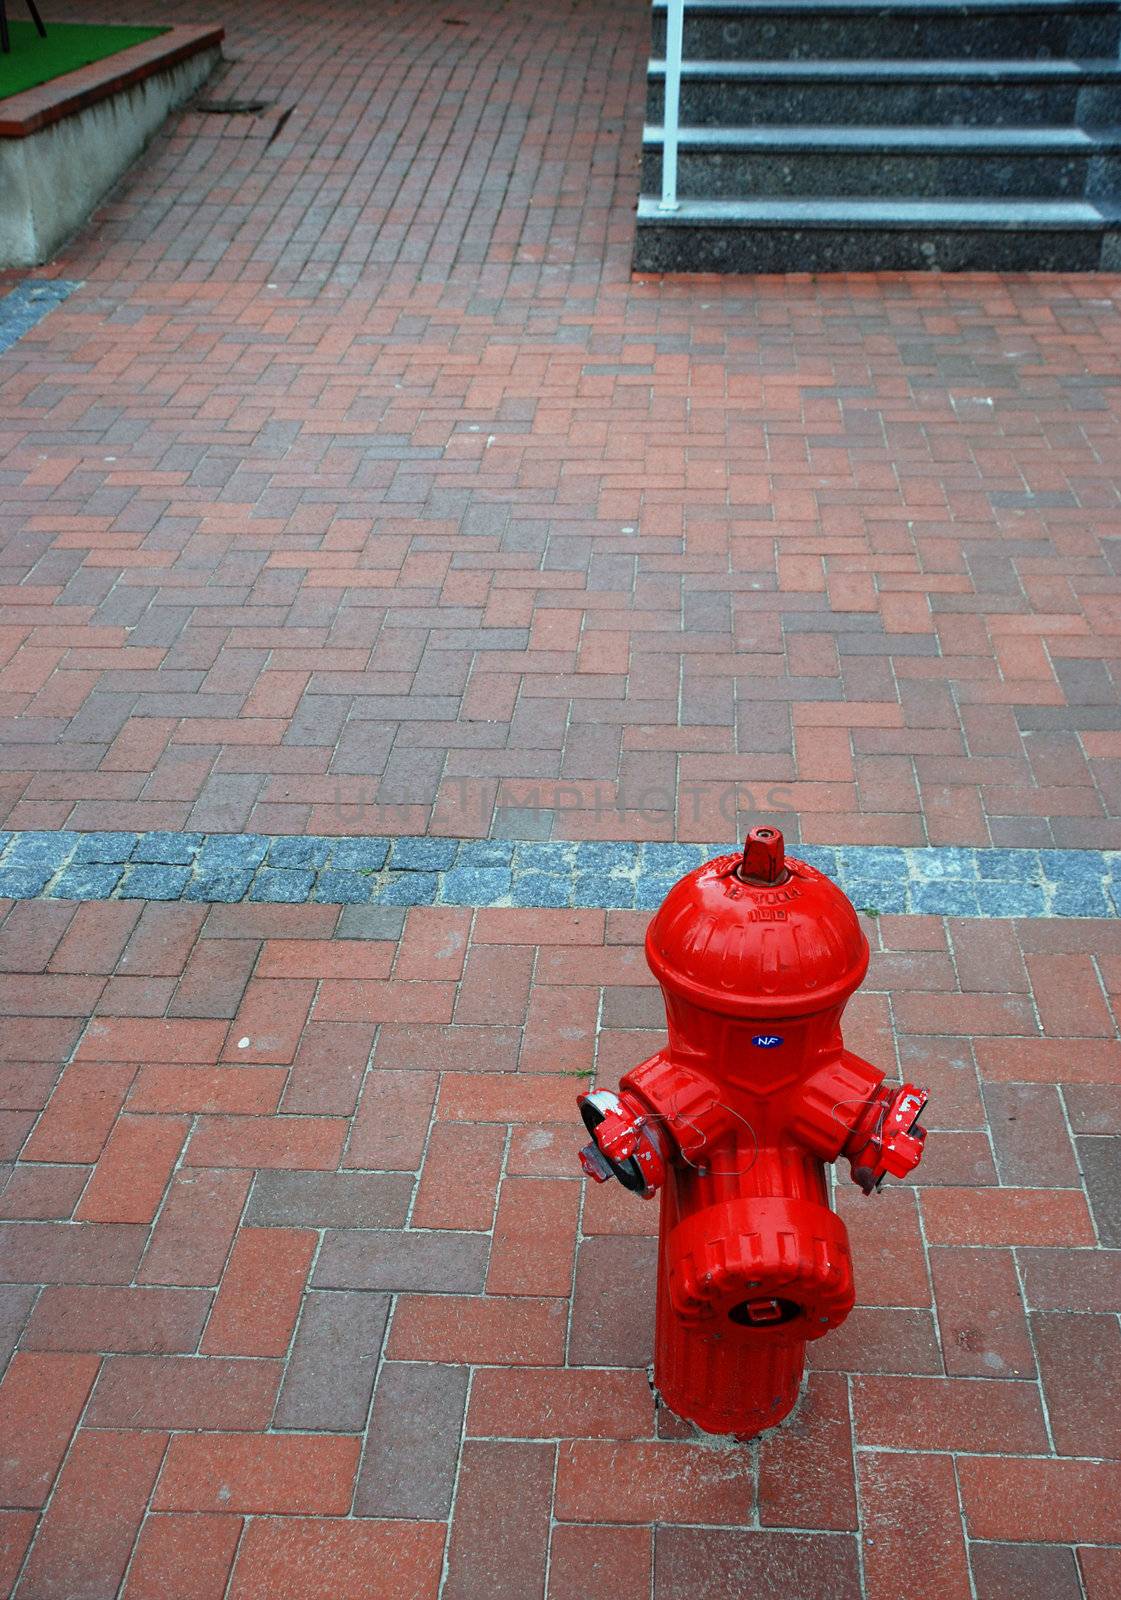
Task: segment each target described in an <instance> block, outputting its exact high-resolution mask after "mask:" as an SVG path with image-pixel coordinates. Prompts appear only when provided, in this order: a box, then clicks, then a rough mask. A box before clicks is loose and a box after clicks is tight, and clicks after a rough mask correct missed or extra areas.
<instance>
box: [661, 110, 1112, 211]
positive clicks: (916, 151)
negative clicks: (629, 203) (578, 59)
mask: <svg viewBox="0 0 1121 1600" xmlns="http://www.w3.org/2000/svg"><path fill="white" fill-rule="evenodd" d="M661 187H662V129H661V128H659V127H647V128H646V129H645V132H644V136H643V147H642V192H643V193H644V194H655V195H656V194H660V193H661ZM1119 187H1121V127H1114V128H1101V129H1093V130H1090V129H1084V128H938V129H932V128H929V127H917V128H916V127H903V128H871V127H850V128H837V127H813V126H797V125H795V126H793V127H781V126H766V125H764V126H761V127H749V128H683V129H682V130H681V132H680V136H679V145H678V191H679V193H680V194H682V195H686V196H694V197H704V198H708V199H743V198H747V197H750V198H752V199H756V200H760V199H764V198H767V197H774V198H793V197H795V196H807V197H808V196H816V195H832V196H835V197H839V196H842V195H855V196H864V197H866V198H873V197H884V198H888V197H899V198H908V199H920V198H924V197H925V198H933V197H942V198H949V197H970V196H971V197H987V198H1005V199H1007V198H1011V197H1014V196H1032V197H1036V198H1044V197H1065V198H1081V197H1082V196H1083V195H1088V196H1090V197H1094V196H1097V195H1102V196H1104V195H1109V194H1112V193H1115V192H1117V190H1118V188H1119Z"/></svg>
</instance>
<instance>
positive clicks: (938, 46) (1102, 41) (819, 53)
mask: <svg viewBox="0 0 1121 1600" xmlns="http://www.w3.org/2000/svg"><path fill="white" fill-rule="evenodd" d="M665 37H666V27H665V18H664V16H662V15H655V17H654V22H653V43H652V52H653V54H654V55H655V56H661V55H663V54H664V52H665ZM1119 40H1121V19H1119V18H1118V17H1116V16H1108V15H1107V16H1094V15H1079V14H1078V13H1077V12H1065V13H1064V12H1059V13H1052V14H1050V15H1041V16H1034V15H1032V14H1031V13H1030V12H1029V13H1025V14H1023V15H1021V16H1013V15H1005V16H991V17H984V16H980V17H978V16H973V17H963V16H960V15H959V16H933V17H929V16H928V17H918V16H906V15H898V14H891V13H884V14H880V15H876V14H874V13H873V14H871V15H864V16H861V15H851V16H847V17H845V16H838V15H836V14H833V15H830V14H829V13H820V14H818V15H816V16H804V15H803V16H788V17H774V16H771V17H755V18H747V19H742V18H739V17H728V16H723V17H720V16H715V17H713V16H708V17H706V16H697V15H696V14H693V15H690V13H689V12H688V11H686V14H685V30H684V44H685V51H684V53H685V57H686V59H687V60H688V59H693V60H705V61H740V60H748V59H751V60H756V61H782V60H791V61H798V60H845V59H851V58H856V59H862V60H872V59H876V58H878V59H881V60H882V59H885V58H886V59H897V58H899V59H906V58H908V57H912V58H919V59H923V58H926V59H930V60H955V59H961V58H965V59H978V58H982V57H1005V58H1008V59H1012V60H1021V61H1022V60H1028V61H1030V60H1037V59H1048V58H1061V57H1064V56H1070V57H1083V58H1084V57H1086V56H1116V54H1117V47H1118V42H1119Z"/></svg>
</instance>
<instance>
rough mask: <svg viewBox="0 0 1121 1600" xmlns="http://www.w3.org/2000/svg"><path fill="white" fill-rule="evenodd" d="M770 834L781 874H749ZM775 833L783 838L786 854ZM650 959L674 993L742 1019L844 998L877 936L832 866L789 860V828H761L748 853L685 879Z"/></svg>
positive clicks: (667, 904) (664, 909) (659, 922)
mask: <svg viewBox="0 0 1121 1600" xmlns="http://www.w3.org/2000/svg"><path fill="white" fill-rule="evenodd" d="M756 834H764V835H766V836H767V840H768V854H769V855H770V856H771V864H772V867H773V862H774V857H775V855H776V854H777V858H778V864H779V866H780V868H781V873H780V874H779V875H778V881H770V882H767V881H763V880H761V879H757V878H754V877H749V876H747V874H746V873H745V872H744V871H743V867H744V863H745V862H747V863H749V864H752V863H751V856H752V846H753V844H754V843H755V842H756V841H755V839H754V835H756ZM771 839H774V840H777V852H776V850H775V847H774V846H773V845H770V844H769V841H770V840H771ZM646 959H647V962H648V963H649V965H650V968H651V971H652V972H653V974H654V976H655V977H656V978H657V980H658V982H659V983H660V984H661V985H662V987H663V988H664V989H665V990H667V991H668V992H669V993H670V994H672V995H674V996H676V997H677V998H679V999H681V1000H685V1001H688V1002H689V1003H691V1004H692V1005H696V1006H701V1007H703V1008H704V1009H705V1010H708V1011H720V1012H723V1013H724V1014H725V1015H728V1016H733V1017H792V1016H802V1015H805V1014H806V1013H807V1012H811V1011H820V1010H823V1009H825V1008H826V1007H828V1006H833V1005H838V1004H841V1003H842V1002H843V1001H844V1000H845V999H847V998H848V996H849V995H850V994H852V993H853V992H854V990H856V989H857V988H858V987H859V985H860V983H861V981H862V979H863V978H864V974H865V973H866V972H867V970H868V941H867V939H866V938H865V937H864V934H863V932H862V930H861V927H860V923H859V921H858V919H857V916H856V912H855V911H854V910H853V908H852V905H851V903H850V902H849V900H848V899H847V897H846V896H845V895H844V894H843V893H842V892H841V890H840V889H838V888H837V886H836V884H834V883H832V882H831V881H830V880H829V879H828V878H827V877H825V876H824V874H823V873H820V872H818V871H817V870H816V869H815V868H814V867H811V866H808V865H807V864H806V863H805V862H803V861H790V860H786V859H785V858H784V855H783V846H782V835H781V834H780V833H778V832H777V830H775V829H769V828H766V829H765V828H755V829H752V832H751V834H749V835H748V842H747V846H746V848H745V850H744V853H743V856H742V857H741V856H739V855H727V856H718V857H717V858H716V860H715V861H709V862H706V864H705V865H704V866H703V867H698V868H697V869H696V871H695V872H691V873H689V874H688V876H686V877H684V878H682V879H681V881H680V882H679V883H676V884H675V885H674V887H673V888H672V889H671V890H670V892H669V894H668V895H667V896H666V898H665V900H664V901H663V902H662V905H661V908H660V910H659V911H658V913H657V915H656V916H655V917H654V919H653V921H652V922H651V924H650V927H649V929H648V931H647V935H646Z"/></svg>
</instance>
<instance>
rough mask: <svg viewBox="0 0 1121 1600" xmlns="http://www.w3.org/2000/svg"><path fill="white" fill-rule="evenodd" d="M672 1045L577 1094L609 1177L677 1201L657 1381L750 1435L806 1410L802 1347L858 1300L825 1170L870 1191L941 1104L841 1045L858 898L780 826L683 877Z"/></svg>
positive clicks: (860, 961)
mask: <svg viewBox="0 0 1121 1600" xmlns="http://www.w3.org/2000/svg"><path fill="white" fill-rule="evenodd" d="M646 958H647V961H648V963H649V965H650V968H651V970H652V972H653V973H654V976H655V977H656V978H657V980H658V982H659V984H660V985H661V988H662V993H663V997H664V1000H665V1006H666V1023H667V1033H668V1038H667V1043H666V1045H665V1047H664V1048H663V1049H661V1050H660V1051H658V1052H657V1054H656V1055H654V1056H651V1057H650V1058H649V1059H648V1060H647V1061H644V1062H641V1063H639V1064H638V1065H637V1066H636V1067H634V1068H632V1069H631V1070H630V1071H629V1072H628V1073H626V1074H625V1075H624V1077H623V1079H622V1080H621V1082H620V1085H619V1090H618V1092H617V1093H616V1092H614V1091H611V1090H605V1089H600V1090H596V1091H594V1092H592V1093H591V1094H588V1095H581V1096H580V1097H579V1102H580V1108H581V1114H582V1115H583V1117H584V1122H585V1125H586V1127H587V1128H588V1131H589V1133H590V1134H591V1141H590V1143H589V1144H588V1146H587V1147H586V1149H585V1151H584V1152H583V1154H582V1156H581V1160H582V1163H583V1165H584V1170H585V1171H586V1172H587V1173H588V1175H589V1176H590V1177H592V1178H593V1179H594V1180H596V1181H598V1182H605V1181H608V1180H609V1179H611V1178H612V1177H615V1178H618V1179H619V1180H620V1181H621V1182H623V1183H624V1184H625V1186H626V1187H627V1188H630V1189H632V1190H633V1191H634V1192H635V1193H636V1194H637V1195H639V1196H641V1197H643V1198H650V1197H652V1196H653V1195H654V1194H655V1193H659V1192H660V1194H661V1207H662V1210H661V1225H660V1233H659V1250H658V1283H657V1316H656V1345H655V1357H654V1381H655V1386H656V1388H657V1389H658V1391H659V1393H660V1395H661V1397H662V1399H663V1401H664V1402H665V1403H666V1404H667V1405H668V1406H669V1407H670V1408H671V1409H672V1410H673V1411H675V1412H677V1413H678V1414H679V1415H680V1416H683V1417H686V1418H689V1419H690V1420H692V1421H693V1422H695V1423H696V1424H697V1425H698V1426H699V1427H701V1428H704V1429H706V1430H707V1431H709V1432H713V1433H732V1434H735V1435H737V1436H738V1437H740V1438H749V1437H751V1436H752V1435H753V1434H755V1433H758V1432H759V1431H760V1430H761V1429H762V1428H765V1427H769V1426H773V1425H774V1424H775V1423H776V1422H779V1421H780V1420H781V1419H782V1417H784V1416H785V1415H786V1414H787V1412H788V1411H789V1410H790V1409H791V1407H792V1406H793V1405H794V1403H795V1400H796V1399H797V1395H798V1390H799V1385H800V1383H801V1378H802V1372H803V1368H804V1359H805V1347H806V1343H807V1342H808V1341H809V1340H811V1339H816V1338H820V1337H821V1336H822V1335H823V1334H826V1333H828V1332H829V1330H830V1329H831V1328H834V1327H836V1326H837V1325H838V1324H839V1323H840V1322H842V1321H843V1320H844V1318H845V1317H846V1316H847V1314H848V1312H849V1310H850V1309H851V1307H852V1304H853V1298H854V1290H853V1270H852V1262H851V1259H850V1255H849V1246H848V1238H847V1234H846V1231H845V1227H844V1224H843V1222H842V1221H841V1219H840V1218H839V1217H838V1216H837V1214H836V1213H835V1212H834V1211H833V1210H832V1208H831V1206H830V1204H829V1189H828V1184H827V1180H826V1163H828V1162H831V1161H834V1160H836V1158H837V1157H838V1156H841V1155H844V1156H845V1157H846V1158H847V1159H848V1161H849V1163H850V1167H851V1169H852V1176H853V1179H854V1181H855V1182H856V1183H857V1184H858V1185H859V1186H860V1187H861V1188H862V1189H863V1190H864V1192H865V1193H870V1192H872V1191H874V1190H875V1189H877V1188H879V1186H880V1185H881V1184H882V1182H883V1180H884V1178H885V1177H886V1176H887V1175H888V1174H891V1175H894V1176H897V1177H902V1176H904V1175H905V1174H906V1173H907V1172H909V1171H910V1170H911V1169H912V1168H913V1167H914V1166H915V1165H916V1164H917V1162H918V1160H919V1159H920V1157H921V1154H922V1146H923V1140H924V1138H925V1132H924V1130H923V1129H922V1127H921V1125H920V1123H919V1116H920V1114H921V1112H922V1109H923V1106H924V1105H925V1103H926V1094H925V1092H924V1091H923V1090H920V1089H916V1088H914V1087H913V1086H912V1085H910V1084H906V1085H903V1086H897V1085H887V1084H885V1082H884V1074H883V1072H882V1071H880V1070H879V1069H878V1068H876V1067H874V1066H872V1065H871V1064H870V1063H869V1062H867V1061H864V1060H862V1059H861V1058H860V1057H859V1056H856V1055H854V1054H853V1053H852V1052H851V1051H848V1050H846V1049H845V1047H844V1043H843V1040H842V1035H841V1015H842V1012H843V1011H844V1008H845V1005H846V1003H847V1002H848V1000H849V999H850V998H851V996H852V994H853V993H854V992H855V990H856V989H857V987H858V986H859V984H860V983H861V981H862V980H863V978H864V975H865V973H866V971H867V968H868V959H869V951H868V941H867V939H866V938H865V936H864V933H863V931H862V929H861V927H860V923H859V920H858V918H857V916H856V912H855V911H854V909H853V907H852V905H851V903H850V902H849V900H848V899H847V898H846V897H845V895H844V894H843V893H842V892H841V890H840V889H839V888H838V887H837V886H836V885H835V884H834V883H832V882H831V881H830V880H829V879H828V878H827V877H825V876H824V875H823V874H822V873H820V872H818V871H816V870H815V869H814V868H813V867H810V866H808V865H807V864H806V863H805V862H801V861H797V860H793V859H790V858H788V857H787V856H786V854H785V847H784V842H783V837H782V834H781V833H780V832H779V830H778V829H777V828H765V827H759V828H754V829H752V830H751V832H750V833H749V835H748V838H747V841H746V843H745V846H744V849H743V851H742V853H737V854H735V855H729V856H720V857H717V858H716V859H715V860H714V861H709V862H707V863H706V864H705V865H704V866H702V867H699V868H698V869H697V870H696V871H694V872H691V873H689V874H688V875H687V876H686V877H684V878H682V879H681V880H680V882H678V883H677V884H675V885H674V887H673V888H672V889H671V890H670V892H669V894H668V895H667V896H666V898H665V900H664V901H663V903H662V905H661V907H660V908H659V910H658V911H657V913H656V914H655V916H654V918H653V919H652V921H651V923H650V927H649V930H648V932H647V936H646Z"/></svg>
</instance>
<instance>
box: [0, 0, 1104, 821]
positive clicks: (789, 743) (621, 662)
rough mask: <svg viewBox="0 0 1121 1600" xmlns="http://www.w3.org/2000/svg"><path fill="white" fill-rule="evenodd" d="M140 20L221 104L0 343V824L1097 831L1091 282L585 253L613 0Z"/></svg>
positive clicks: (617, 122) (1099, 583)
mask: <svg viewBox="0 0 1121 1600" xmlns="http://www.w3.org/2000/svg"><path fill="white" fill-rule="evenodd" d="M138 4H139V0H127V3H126V4H125V5H124V12H125V13H127V12H128V11H129V10H130V7H131V9H132V10H133V11H135V12H136V14H137V15H139V14H140V10H143V8H142V7H140V10H137V6H138ZM118 9H120V7H118ZM164 9H165V11H166V13H167V15H168V17H169V18H175V17H179V16H182V17H190V18H191V19H192V20H196V21H207V22H208V21H221V22H223V23H224V24H225V25H226V27H227V29H228V34H229V37H228V43H227V52H228V54H229V56H230V58H231V60H230V63H229V65H228V67H227V69H226V71H225V74H224V76H223V77H222V78H221V80H220V82H219V83H218V84H217V85H216V86H215V87H213V88H212V89H211V90H209V91H208V93H209V94H210V95H211V97H212V98H215V97H220V98H221V99H223V100H224V99H243V100H260V101H262V102H265V109H264V110H262V111H261V112H260V113H259V114H257V115H248V116H230V115H221V116H214V115H208V114H205V113H203V112H200V111H198V110H194V109H188V110H186V111H185V112H184V113H182V114H181V115H179V116H178V117H176V118H174V119H172V121H171V123H170V124H169V127H168V129H167V131H166V132H165V133H164V134H163V135H162V136H161V138H160V139H158V140H157V141H156V143H155V145H154V146H153V148H152V149H151V150H150V151H149V152H148V154H147V155H146V156H145V158H144V159H143V161H142V162H141V163H140V164H139V165H138V167H137V168H136V169H135V170H134V172H133V173H132V174H130V175H129V177H128V178H127V179H126V181H125V182H124V184H123V185H122V186H121V187H120V189H119V190H118V192H117V193H116V194H115V195H114V196H113V197H112V198H111V200H110V201H109V203H108V204H107V205H106V206H104V207H103V208H102V210H101V211H100V212H99V213H98V216H97V218H96V219H95V222H94V224H93V225H92V226H91V227H90V228H89V229H88V230H87V231H86V232H85V233H84V234H83V235H82V236H81V237H80V238H79V239H78V240H77V241H75V242H74V243H73V244H72V245H71V246H70V247H69V248H68V249H66V250H65V251H64V252H63V254H62V256H61V257H60V259H59V261H58V262H57V263H56V268H55V270H57V271H58V272H60V273H62V274H64V275H65V276H66V277H67V278H70V279H80V280H84V282H85V287H84V288H82V289H80V290H79V291H78V292H77V293H76V294H75V295H73V296H72V297H71V298H70V299H69V300H68V301H67V302H66V304H65V305H64V306H62V307H60V308H59V309H57V310H55V311H53V312H52V313H51V314H50V316H49V317H48V318H47V319H46V320H45V321H44V322H43V323H41V324H40V325H39V327H38V328H37V329H35V330H34V331H33V332H32V333H31V334H29V335H28V336H27V337H26V338H25V339H24V340H23V341H21V343H20V344H19V345H18V346H16V347H15V348H14V349H13V350H12V351H11V352H9V354H8V355H7V356H6V357H5V358H4V363H3V368H2V373H0V407H2V408H3V415H4V418H5V423H4V431H3V442H4V467H3V474H4V476H3V482H4V504H3V507H2V508H0V531H2V534H3V539H4V552H3V561H2V564H0V580H2V581H3V584H4V587H3V589H2V590H0V715H2V717H3V727H2V730H0V731H2V736H3V740H4V743H3V745H2V746H0V772H2V775H0V823H6V824H7V825H9V826H12V827H31V828H51V827H60V826H69V827H74V828H101V829H116V828H127V829H153V828H155V829H168V828H183V827H186V828H190V829H193V830H202V831H206V830H231V829H232V830H236V829H243V828H250V829H253V830H256V831H261V832H270V833H300V832H303V831H305V830H310V831H312V832H317V833H335V834H340V833H379V834H380V833H410V834H411V833H418V832H423V831H426V830H427V831H432V832H435V833H443V834H466V835H471V836H487V835H496V836H507V837H536V838H550V837H551V838H579V837H616V838H627V837H651V838H662V839H670V838H679V839H684V840H700V841H703V840H708V839H711V838H720V837H725V836H727V835H729V834H731V833H734V832H735V831H736V827H735V824H736V822H737V820H738V823H739V826H740V828H741V830H742V826H743V824H744V823H745V822H746V821H748V820H749V819H750V820H757V819H758V818H759V817H760V816H762V815H766V816H768V817H772V818H779V819H781V820H783V822H784V825H785V827H786V829H787V831H788V832H789V833H790V834H791V836H792V837H796V836H798V834H799V832H800V835H801V837H802V838H803V839H804V840H806V841H809V842H818V843H830V842H841V843H848V844H853V843H886V844H904V845H914V844H923V843H926V842H930V843H936V844H951V845H952V844H958V843H968V844H990V843H995V844H1000V845H1023V846H1031V847H1037V846H1044V847H1052V846H1094V847H1099V848H1100V847H1114V848H1116V847H1117V846H1118V845H1119V844H1121V820H1119V819H1121V711H1119V709H1118V704H1117V699H1118V696H1117V688H1118V686H1117V681H1116V661H1117V646H1116V639H1117V616H1118V599H1117V590H1118V573H1117V560H1118V557H1117V550H1118V539H1117V532H1118V527H1119V525H1121V524H1119V520H1118V517H1119V496H1118V471H1117V461H1118V440H1119V433H1121V430H1119V425H1118V424H1119V408H1121V399H1119V395H1121V391H1119V390H1118V388H1117V385H1116V372H1115V368H1116V349H1117V338H1118V329H1119V320H1118V318H1119V313H1118V301H1117V287H1116V280H1114V279H1103V278H1094V277H1081V278H1073V277H1072V278H1067V279H1064V278H1051V279H1049V278H1031V277H1025V278H1019V279H1012V278H1006V279H1000V278H997V277H992V278H985V277H967V278H959V279H955V278H952V277H947V278H940V277H937V276H931V277H915V278H903V277H900V278H892V277H881V278H859V277H853V278H844V277H841V278H834V279H822V280H819V281H809V280H797V279H787V280H778V279H774V280H768V279H755V280H735V279H732V280H726V281H721V282H705V281H680V282H673V281H664V282H658V281H637V280H635V281H632V280H631V278H630V276H629V267H628V262H629V252H630V244H631V232H632V219H631V209H632V204H633V200H634V196H635V192H636V187H637V160H638V151H639V141H640V132H641V125H642V93H643V69H644V61H645V54H646V49H647V37H648V15H647V10H646V8H645V6H644V5H642V4H640V3H639V0H628V4H627V5H625V6H603V5H593V4H592V3H591V0H563V3H562V0H543V3H542V4H540V5H534V6H532V7H528V6H525V7H512V6H510V5H508V4H501V5H500V4H498V3H497V0H468V3H466V4H463V5H451V4H450V3H449V6H448V7H447V8H444V7H440V6H431V5H428V4H422V3H421V0H403V3H400V4H395V5H392V6H388V7H369V6H367V5H365V4H364V3H362V0H336V3H334V4H332V5H330V6H322V7H319V6H317V7H316V8H314V10H313V11H311V12H309V11H308V9H307V8H306V7H304V6H299V5H297V4H295V3H294V0H277V3H270V4H268V5H264V4H248V5H245V6H242V7H238V8H230V7H228V6H224V5H221V4H219V3H217V0H205V3H196V0H174V3H172V4H170V5H168V6H167V7H165V8H164ZM144 15H145V16H147V13H146V12H145V13H144ZM285 113H290V115H287V117H286V120H283V121H281V118H282V117H283V116H284V114H285Z"/></svg>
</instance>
